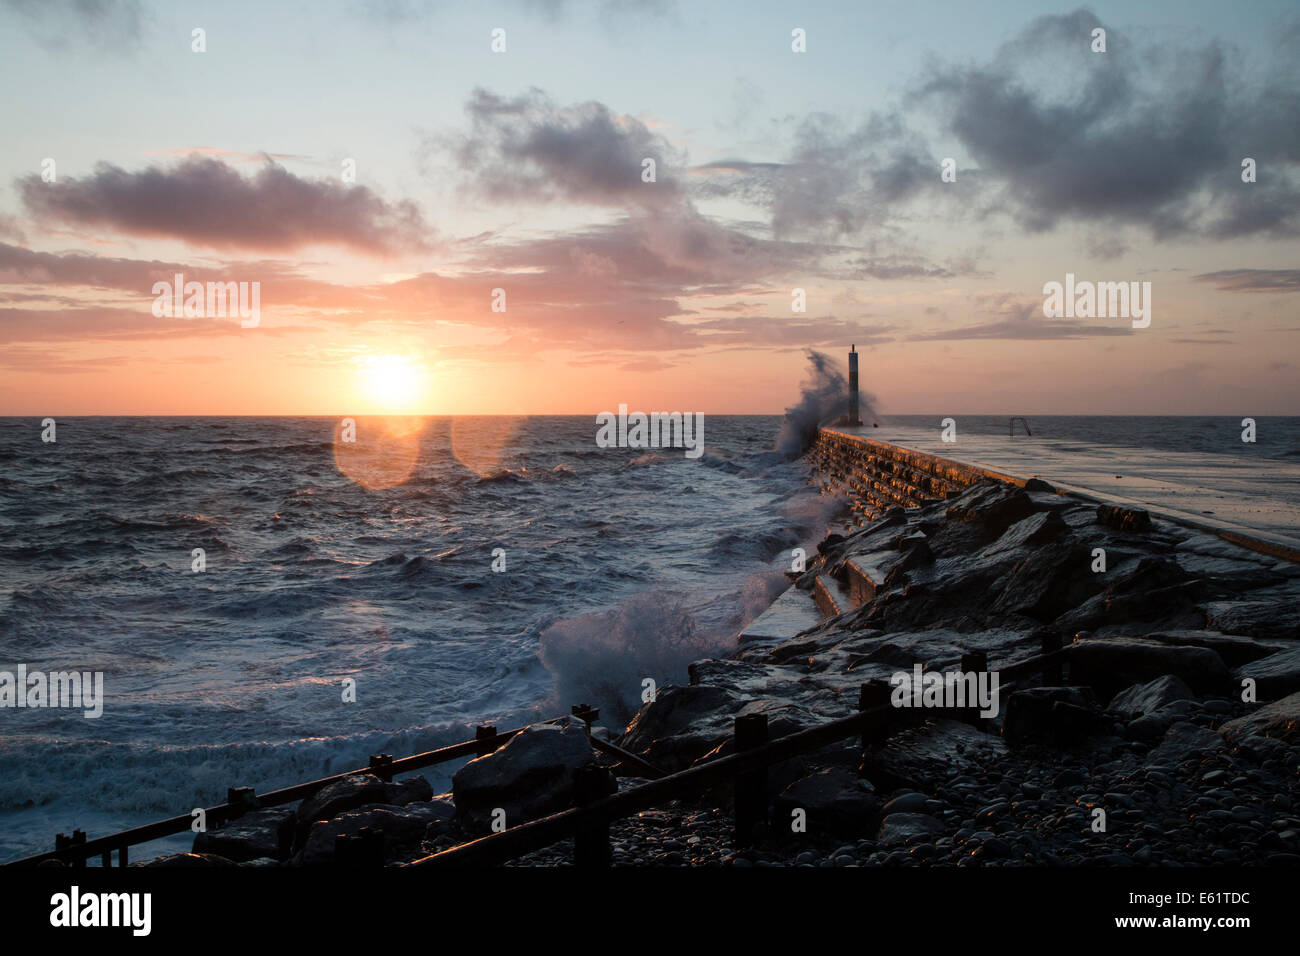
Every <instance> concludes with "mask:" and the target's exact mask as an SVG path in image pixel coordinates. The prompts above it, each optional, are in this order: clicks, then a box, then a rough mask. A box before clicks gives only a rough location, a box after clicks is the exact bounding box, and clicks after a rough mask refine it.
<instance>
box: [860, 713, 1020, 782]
mask: <svg viewBox="0 0 1300 956" xmlns="http://www.w3.org/2000/svg"><path fill="white" fill-rule="evenodd" d="M1006 753H1007V745H1006V742H1005V741H1003V740H1002V738H1001V737H996V736H993V735H991V734H986V733H982V732H981V731H979V730H977V729H975V728H974V727H971V726H970V725H969V724H963V723H959V722H958V721H955V720H933V721H926V722H925V723H923V724H921V725H920V726H917V727H906V728H904V729H902V730H899V731H897V732H896V733H894V734H892V735H890V737H889V739H888V740H886V741H885V742H884V743H882V744H879V745H876V746H873V747H871V748H869V749H868V750H867V751H866V752H865V753H864V754H863V755H862V774H863V776H865V777H866V778H867V779H869V780H870V781H871V782H872V783H873V784H875V785H876V786H877V788H880V789H886V790H893V789H901V788H906V789H909V790H920V791H925V792H928V793H939V792H942V791H943V790H944V788H945V786H946V784H947V781H948V780H949V778H950V777H952V776H953V775H954V774H964V775H966V776H968V777H971V778H982V777H983V776H984V775H986V774H987V773H988V772H989V771H990V770H993V769H995V768H996V767H997V766H998V763H999V762H1000V761H1001V760H1002V759H1003V758H1004V757H1005V756H1006Z"/></svg>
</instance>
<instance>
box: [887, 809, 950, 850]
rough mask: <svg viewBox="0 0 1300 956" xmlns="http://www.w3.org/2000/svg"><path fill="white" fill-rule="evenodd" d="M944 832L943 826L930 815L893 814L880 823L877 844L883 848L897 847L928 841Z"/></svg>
mask: <svg viewBox="0 0 1300 956" xmlns="http://www.w3.org/2000/svg"><path fill="white" fill-rule="evenodd" d="M942 831H943V824H942V823H940V822H939V821H938V820H936V819H935V818H934V817H932V816H930V815H929V814H928V813H891V814H890V815H889V816H887V817H885V819H884V820H882V821H881V822H880V833H879V834H878V835H877V837H876V842H877V843H879V844H880V845H881V846H897V845H898V844H900V843H914V842H916V841H918V840H928V839H930V838H931V837H933V836H934V835H935V834H937V833H940V832H942Z"/></svg>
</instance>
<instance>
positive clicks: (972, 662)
mask: <svg viewBox="0 0 1300 956" xmlns="http://www.w3.org/2000/svg"><path fill="white" fill-rule="evenodd" d="M988 669H989V655H988V653H987V652H985V651H967V652H966V653H965V654H963V655H962V656H961V672H962V674H963V675H965V674H977V675H978V674H982V673H984V672H985V671H987V670H988ZM976 679H977V680H978V677H977V678H976ZM962 719H963V720H964V721H965V722H966V723H968V724H970V725H971V726H972V727H983V726H984V718H982V717H980V714H979V705H978V704H972V703H971V702H970V701H967V702H966V713H965V714H964V715H963V717H962Z"/></svg>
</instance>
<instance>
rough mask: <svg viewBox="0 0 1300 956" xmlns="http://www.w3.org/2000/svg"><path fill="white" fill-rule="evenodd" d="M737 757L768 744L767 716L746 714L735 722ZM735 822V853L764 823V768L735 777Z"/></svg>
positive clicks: (765, 793) (748, 844) (765, 771)
mask: <svg viewBox="0 0 1300 956" xmlns="http://www.w3.org/2000/svg"><path fill="white" fill-rule="evenodd" d="M735 741H736V753H744V752H745V751H746V750H753V749H754V748H755V747H761V746H763V744H765V743H767V714H745V715H744V716H741V717H737V718H736V730H735ZM735 804H736V822H735V834H734V840H735V845H736V847H737V849H739V848H741V847H748V846H751V845H752V844H753V840H754V831H755V828H756V827H757V826H758V824H760V823H765V822H766V821H767V768H766V767H760V768H759V769H758V770H751V771H749V772H747V773H741V774H737V775H736V794H735Z"/></svg>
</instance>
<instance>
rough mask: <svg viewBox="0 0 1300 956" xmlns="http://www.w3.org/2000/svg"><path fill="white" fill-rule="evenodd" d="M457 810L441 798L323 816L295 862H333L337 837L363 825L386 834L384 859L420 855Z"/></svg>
mask: <svg viewBox="0 0 1300 956" xmlns="http://www.w3.org/2000/svg"><path fill="white" fill-rule="evenodd" d="M455 812H456V808H455V807H454V806H453V805H451V804H448V803H443V802H441V801H435V802H417V803H411V804H408V805H406V806H401V807H398V806H373V807H365V808H363V809H361V810H353V811H351V812H349V813H343V814H340V815H339V816H337V817H335V818H334V819H332V820H319V821H317V822H316V823H314V824H312V827H311V831H310V832H309V833H308V836H307V839H306V841H305V843H304V845H303V847H302V849H301V850H299V851H298V852H297V853H295V854H294V857H293V863H294V865H296V866H319V865H321V864H324V863H330V862H333V860H334V845H335V840H336V839H337V838H338V837H339V836H340V835H343V836H356V835H357V834H358V833H360V831H361V829H362V828H363V827H365V828H368V829H370V830H371V831H372V832H378V833H382V834H383V846H384V862H386V863H391V862H393V861H395V860H404V859H409V858H414V857H415V856H418V855H419V853H418V851H419V848H420V843H421V841H422V840H423V839H424V836H425V833H426V832H427V831H428V829H429V827H430V825H436V824H447V823H449V822H450V820H451V818H452V816H453V815H454V814H455ZM507 819H508V818H507Z"/></svg>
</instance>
